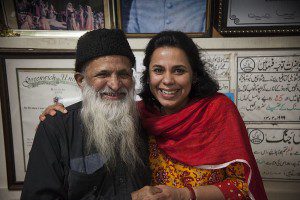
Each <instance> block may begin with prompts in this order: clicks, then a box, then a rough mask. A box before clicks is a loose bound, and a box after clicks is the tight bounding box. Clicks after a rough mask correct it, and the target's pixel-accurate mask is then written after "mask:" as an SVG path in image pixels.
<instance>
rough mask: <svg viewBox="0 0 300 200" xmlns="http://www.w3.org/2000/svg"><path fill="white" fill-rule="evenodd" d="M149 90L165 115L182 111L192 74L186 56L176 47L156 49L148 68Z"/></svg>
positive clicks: (186, 99)
mask: <svg viewBox="0 0 300 200" xmlns="http://www.w3.org/2000/svg"><path fill="white" fill-rule="evenodd" d="M149 77H150V80H149V84H150V90H151V92H152V94H153V95H154V96H155V98H156V99H157V100H158V101H159V103H160V104H161V105H162V107H163V111H164V112H165V114H172V113H175V112H177V111H179V110H180V109H182V108H183V107H184V106H185V105H186V104H187V102H188V100H189V97H188V95H189V93H190V91H191V87H192V79H193V72H192V68H191V66H190V63H189V61H188V58H187V55H186V54H185V52H184V51H183V50H181V49H180V48H176V47H160V48H157V49H156V50H155V51H154V52H153V54H152V57H151V61H150V66H149Z"/></svg>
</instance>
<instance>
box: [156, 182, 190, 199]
mask: <svg viewBox="0 0 300 200" xmlns="http://www.w3.org/2000/svg"><path fill="white" fill-rule="evenodd" d="M155 187H156V188H159V189H161V190H162V192H161V194H164V198H163V199H165V200H188V199H190V191H189V189H187V188H174V187H170V186H167V185H157V186H155Z"/></svg>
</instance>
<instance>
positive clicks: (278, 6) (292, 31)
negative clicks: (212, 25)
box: [216, 0, 300, 36]
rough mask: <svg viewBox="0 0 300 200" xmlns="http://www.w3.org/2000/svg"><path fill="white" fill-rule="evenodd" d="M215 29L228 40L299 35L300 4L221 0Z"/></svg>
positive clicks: (256, 0) (292, 2) (286, 0)
mask: <svg viewBox="0 0 300 200" xmlns="http://www.w3.org/2000/svg"><path fill="white" fill-rule="evenodd" d="M216 28H217V30H218V31H219V32H220V34H222V35H226V36H262V35H299V34H300V1H297V0H296V1H294V0H276V1H271V0H269V1H268V0H265V1H262V0H252V1H248V0H218V1H217V3H216Z"/></svg>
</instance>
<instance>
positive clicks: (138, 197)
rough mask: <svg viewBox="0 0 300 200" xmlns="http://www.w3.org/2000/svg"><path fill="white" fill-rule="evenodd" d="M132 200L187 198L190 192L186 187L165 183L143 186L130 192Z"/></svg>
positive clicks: (179, 199)
mask: <svg viewBox="0 0 300 200" xmlns="http://www.w3.org/2000/svg"><path fill="white" fill-rule="evenodd" d="M131 197H132V199H133V200H187V199H189V198H190V192H189V190H188V189H187V188H173V187H170V186H166V185H158V186H155V187H154V186H145V187H143V188H142V189H140V190H138V191H135V192H133V193H131Z"/></svg>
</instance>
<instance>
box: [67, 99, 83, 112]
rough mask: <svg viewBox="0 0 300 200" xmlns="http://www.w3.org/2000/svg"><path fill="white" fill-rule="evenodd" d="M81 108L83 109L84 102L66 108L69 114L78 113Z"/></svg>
mask: <svg viewBox="0 0 300 200" xmlns="http://www.w3.org/2000/svg"><path fill="white" fill-rule="evenodd" d="M81 107H82V101H79V102H77V103H74V104H72V105H70V106H68V107H66V109H67V111H68V112H69V111H71V112H72V111H73V112H74V111H78V110H80V109H81Z"/></svg>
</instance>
